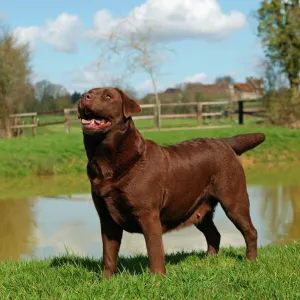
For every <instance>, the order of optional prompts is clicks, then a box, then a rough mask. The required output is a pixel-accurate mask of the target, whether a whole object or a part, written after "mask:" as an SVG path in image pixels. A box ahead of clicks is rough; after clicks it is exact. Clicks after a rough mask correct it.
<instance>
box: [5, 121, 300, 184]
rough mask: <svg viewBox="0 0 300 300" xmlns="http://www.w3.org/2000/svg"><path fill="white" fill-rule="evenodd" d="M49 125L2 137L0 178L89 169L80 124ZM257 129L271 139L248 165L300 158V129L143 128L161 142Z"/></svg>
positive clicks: (245, 159)
mask: <svg viewBox="0 0 300 300" xmlns="http://www.w3.org/2000/svg"><path fill="white" fill-rule="evenodd" d="M49 128H50V129H46V128H40V129H41V130H42V131H41V132H38V135H37V136H36V137H34V138H33V137H26V138H20V139H12V140H0V160H1V165H0V179H4V178H11V177H21V176H28V175H38V176H39V175H58V174H64V175H65V174H78V173H81V172H85V166H86V156H85V151H84V147H83V141H82V133H81V130H80V127H78V126H74V127H73V129H72V133H71V134H70V135H67V134H66V133H64V132H63V130H62V129H63V127H62V126H61V125H59V126H57V127H56V126H51V127H49ZM40 129H39V130H40ZM47 130H48V131H47ZM257 131H259V132H264V133H265V134H266V136H267V140H266V141H265V143H263V144H262V145H260V146H259V147H257V148H256V149H254V150H251V151H249V152H247V153H246V154H244V155H243V156H242V160H243V163H244V165H245V166H251V165H253V164H254V163H271V164H276V163H279V162H289V163H291V162H295V163H296V162H298V161H299V158H300V155H299V154H298V153H299V150H300V131H299V130H290V129H286V128H267V127H262V128H255V127H233V128H221V129H201V130H200V129H197V130H180V131H178V130H177V131H161V132H143V135H144V137H145V138H147V139H151V140H154V141H156V142H157V143H159V144H161V145H167V144H172V143H176V142H179V141H182V140H185V139H190V138H197V137H226V136H232V135H235V134H241V133H248V132H257Z"/></svg>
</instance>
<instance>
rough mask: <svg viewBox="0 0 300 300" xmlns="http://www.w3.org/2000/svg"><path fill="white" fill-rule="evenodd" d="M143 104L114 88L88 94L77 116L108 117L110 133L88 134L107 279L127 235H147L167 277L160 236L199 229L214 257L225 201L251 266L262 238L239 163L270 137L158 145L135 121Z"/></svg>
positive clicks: (152, 256)
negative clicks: (218, 215) (218, 214)
mask: <svg viewBox="0 0 300 300" xmlns="http://www.w3.org/2000/svg"><path fill="white" fill-rule="evenodd" d="M139 112H140V107H139V105H138V104H137V103H136V102H135V101H134V100H133V99H130V98H129V97H128V96H126V95H125V94H124V93H123V92H122V91H121V90H119V89H114V88H97V89H92V90H90V91H89V92H88V93H87V94H84V95H83V96H82V98H81V100H80V102H79V105H78V117H79V118H81V119H85V118H87V117H88V116H89V115H91V114H92V115H93V116H98V117H103V118H106V119H107V120H109V121H110V122H111V126H110V127H109V128H105V129H103V130H95V131H89V130H87V129H86V128H83V133H84V145H85V149H86V154H87V158H88V164H87V173H88V177H89V179H90V182H91V193H92V197H93V201H94V203H95V207H96V209H97V212H98V214H99V217H100V221H101V234H102V241H103V262H104V276H105V277H106V278H108V277H110V276H111V275H112V274H113V273H114V272H116V268H117V257H118V252H119V248H120V244H121V239H122V232H123V230H126V231H128V232H136V233H142V234H143V235H144V237H145V241H146V246H147V252H148V256H149V261H150V270H151V271H152V272H153V273H161V274H165V273H166V269H165V261H164V250H163V242H162V234H163V233H165V232H168V231H170V230H174V229H180V228H182V227H185V226H189V225H195V226H196V227H197V228H198V229H199V230H200V231H201V232H202V233H203V234H204V236H205V238H206V241H207V247H208V248H207V253H208V255H214V254H216V253H217V252H218V250H219V245H220V234H219V232H218V230H217V229H216V227H215V225H214V222H213V212H214V209H215V206H216V205H217V204H218V203H220V204H221V206H222V208H223V209H224V211H225V213H226V215H227V216H228V218H229V219H230V220H231V221H232V222H233V223H234V225H235V226H236V227H237V228H238V229H239V230H240V232H241V233H242V235H243V236H244V238H245V242H246V246H247V253H246V256H247V258H248V259H249V260H255V259H256V256H257V232H256V229H255V228H254V226H253V224H252V222H251V218H250V213H249V199H248V194H247V189H246V180H245V174H244V171H243V168H242V166H241V164H240V161H239V159H238V157H237V154H238V155H240V154H242V153H243V152H245V151H247V150H249V149H252V148H254V147H255V146H257V145H258V144H260V143H262V142H263V141H264V139H265V137H264V135H263V134H258V133H257V134H256V133H254V134H248V135H239V136H236V137H231V138H222V139H205V138H199V139H193V140H187V141H183V142H181V143H178V144H175V145H170V146H165V147H162V146H159V145H158V144H156V143H154V142H153V141H150V140H146V139H144V138H143V137H142V136H141V134H140V133H139V131H138V130H137V129H136V127H135V125H134V122H133V121H132V118H131V116H133V115H136V114H138V113H139Z"/></svg>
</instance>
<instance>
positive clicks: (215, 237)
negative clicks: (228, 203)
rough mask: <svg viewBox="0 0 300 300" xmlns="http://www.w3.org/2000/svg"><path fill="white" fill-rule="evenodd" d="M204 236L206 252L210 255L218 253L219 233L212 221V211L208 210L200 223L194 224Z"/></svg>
mask: <svg viewBox="0 0 300 300" xmlns="http://www.w3.org/2000/svg"><path fill="white" fill-rule="evenodd" d="M195 226H196V228H198V229H199V230H200V231H201V232H202V233H203V234H204V236H205V239H206V242H207V252H206V253H207V254H208V255H210V256H212V255H215V254H217V253H218V251H219V247H220V241H221V235H220V233H219V231H218V229H217V228H216V226H215V224H214V221H213V212H208V213H207V214H206V215H205V216H204V218H203V220H202V222H201V223H199V224H195Z"/></svg>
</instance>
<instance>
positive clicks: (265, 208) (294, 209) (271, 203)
mask: <svg viewBox="0 0 300 300" xmlns="http://www.w3.org/2000/svg"><path fill="white" fill-rule="evenodd" d="M263 193H264V199H265V201H263V202H262V209H261V214H262V215H261V217H262V218H264V219H265V220H268V222H267V225H268V226H269V228H268V231H269V232H270V234H272V235H273V237H272V242H273V243H283V242H284V243H286V242H291V241H294V240H300V186H295V185H291V186H284V185H278V186H269V187H265V188H264V189H263Z"/></svg>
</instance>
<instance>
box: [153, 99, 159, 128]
mask: <svg viewBox="0 0 300 300" xmlns="http://www.w3.org/2000/svg"><path fill="white" fill-rule="evenodd" d="M153 118H154V127H155V128H159V124H158V106H157V105H156V104H154V106H153Z"/></svg>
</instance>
